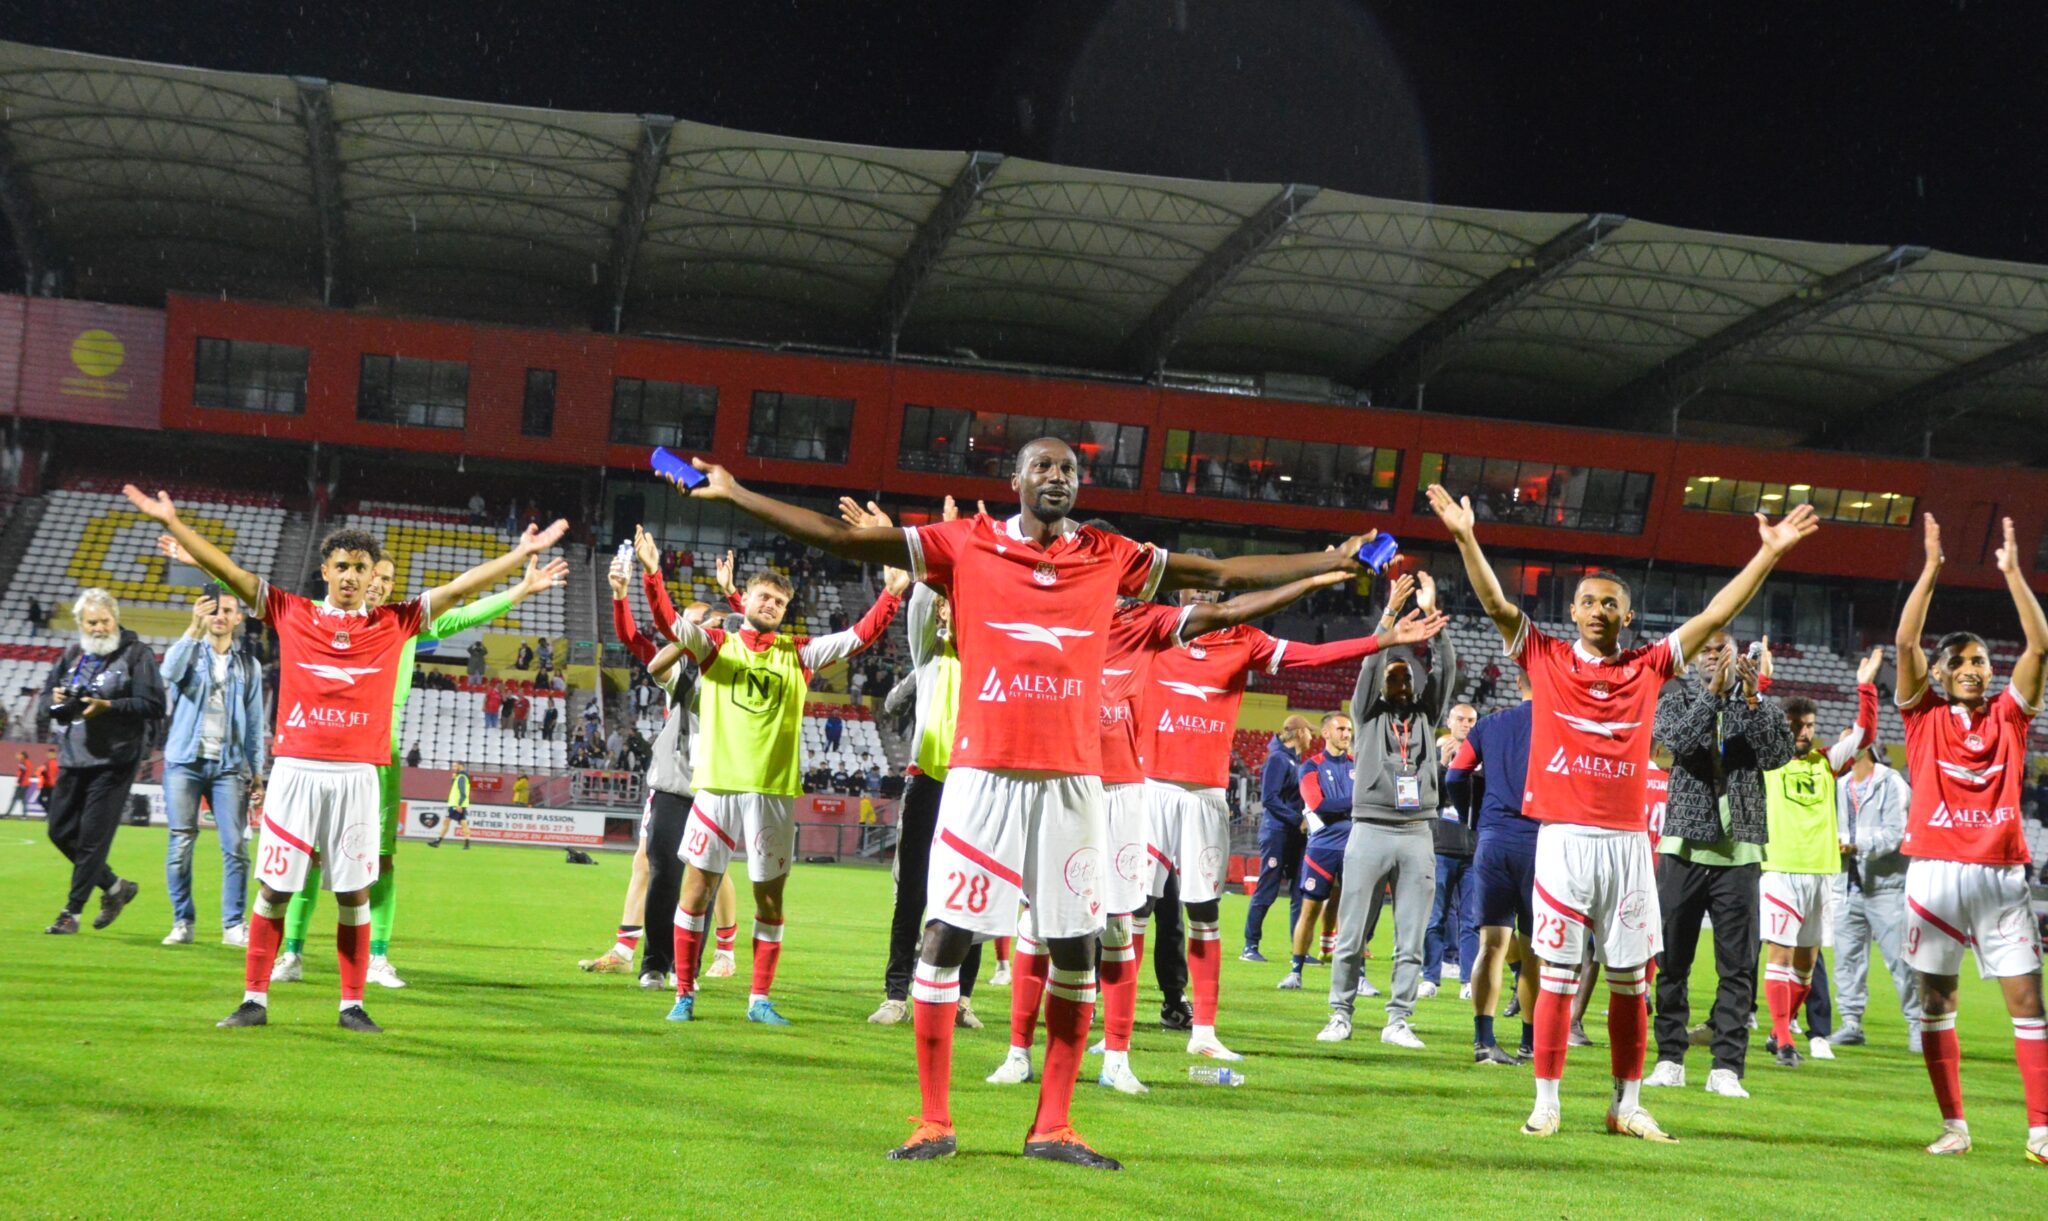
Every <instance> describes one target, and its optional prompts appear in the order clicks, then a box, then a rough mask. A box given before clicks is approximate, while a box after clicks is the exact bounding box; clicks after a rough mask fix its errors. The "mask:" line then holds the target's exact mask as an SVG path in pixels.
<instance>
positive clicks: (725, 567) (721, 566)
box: [712, 548, 738, 597]
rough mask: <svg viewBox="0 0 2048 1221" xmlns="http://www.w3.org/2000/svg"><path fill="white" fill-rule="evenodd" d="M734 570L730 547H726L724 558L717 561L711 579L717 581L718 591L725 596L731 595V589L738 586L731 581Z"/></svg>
mask: <svg viewBox="0 0 2048 1221" xmlns="http://www.w3.org/2000/svg"><path fill="white" fill-rule="evenodd" d="M735 570H736V565H735V563H734V561H733V554H732V551H731V549H729V548H728V549H727V551H726V553H725V556H724V558H722V559H720V560H719V561H718V565H717V568H716V569H715V570H714V571H713V573H712V580H713V581H714V582H716V583H717V585H718V592H719V593H722V594H724V595H726V596H727V597H731V596H732V592H733V590H735V589H737V588H738V586H736V585H734V584H733V583H732V578H733V573H734V571H735Z"/></svg>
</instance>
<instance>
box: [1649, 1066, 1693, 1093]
mask: <svg viewBox="0 0 2048 1221" xmlns="http://www.w3.org/2000/svg"><path fill="white" fill-rule="evenodd" d="M1643 1084H1644V1085H1645V1086H1657V1087H1660V1088H1661V1087H1666V1086H1668V1087H1670V1088H1672V1089H1681V1090H1682V1089H1684V1088H1685V1065H1683V1064H1680V1063H1679V1062H1678V1061H1676V1060H1659V1061H1657V1067H1655V1068H1653V1069H1651V1070H1650V1075H1649V1076H1647V1077H1645V1078H1643Z"/></svg>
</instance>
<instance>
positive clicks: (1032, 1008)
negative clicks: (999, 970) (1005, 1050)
mask: <svg viewBox="0 0 2048 1221" xmlns="http://www.w3.org/2000/svg"><path fill="white" fill-rule="evenodd" d="M1051 967H1052V959H1051V958H1048V957H1047V956H1045V955H1044V954H1026V953H1024V952H1023V951H1022V950H1019V951H1018V952H1017V956H1016V957H1015V958H1013V959H1011V960H1010V1046H1012V1047H1030V1046H1031V1040H1032V1036H1033V1035H1034V1034H1036V1033H1037V1030H1038V1003H1039V1001H1041V1000H1043V999H1044V998H1045V980H1046V972H1047V971H1048V970H1050V969H1051Z"/></svg>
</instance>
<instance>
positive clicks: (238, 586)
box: [121, 483, 263, 617]
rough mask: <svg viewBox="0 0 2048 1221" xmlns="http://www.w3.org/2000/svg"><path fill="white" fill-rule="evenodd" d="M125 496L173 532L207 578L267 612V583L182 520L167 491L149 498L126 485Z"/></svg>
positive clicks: (122, 490) (122, 488)
mask: <svg viewBox="0 0 2048 1221" xmlns="http://www.w3.org/2000/svg"><path fill="white" fill-rule="evenodd" d="M121 494H122V495H123V496H126V497H127V498H128V503H129V504H131V505H134V506H135V511H136V512H138V513H140V514H142V515H143V516H144V517H147V518H149V519H150V520H151V521H153V522H156V523H157V524H158V525H160V526H162V527H163V528H164V529H165V530H167V531H169V532H170V535H171V537H172V538H174V539H176V540H178V545H179V546H181V547H183V548H184V549H185V550H186V552H187V553H189V554H190V555H191V556H192V562H193V563H195V564H197V565H199V567H200V569H201V570H202V571H204V572H205V573H206V575H207V576H210V577H212V578H213V579H214V580H216V581H219V582H220V583H221V584H222V585H224V586H226V587H227V589H228V591H229V592H231V593H233V594H234V595H235V596H236V597H237V598H240V599H241V600H242V605H244V606H247V607H250V608H252V609H253V610H254V611H255V612H256V613H257V614H258V616H259V617H260V616H261V614H262V609H263V601H262V591H263V582H262V580H261V579H260V578H258V577H257V576H256V574H254V573H252V572H250V571H249V570H248V569H246V568H243V567H242V566H241V565H240V564H237V563H235V562H234V561H233V560H231V559H229V558H228V555H227V552H225V551H222V550H221V549H220V548H218V547H216V546H214V545H213V544H212V543H209V542H207V541H206V540H205V539H204V538H201V537H200V536H199V533H198V532H197V531H195V530H194V529H192V527H190V526H188V525H186V524H185V523H184V522H182V521H180V520H179V519H178V507H177V506H176V505H174V504H172V503H171V498H170V496H168V495H167V494H165V493H163V492H158V493H157V494H156V495H155V496H153V497H152V496H145V495H143V494H142V489H140V488H138V487H136V486H135V485H134V484H132V483H129V484H123V485H122V487H121Z"/></svg>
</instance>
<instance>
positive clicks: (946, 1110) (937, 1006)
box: [910, 962, 960, 1128]
mask: <svg viewBox="0 0 2048 1221" xmlns="http://www.w3.org/2000/svg"><path fill="white" fill-rule="evenodd" d="M910 999H911V1000H912V1001H913V1002H914V1003H913V1004H912V1005H911V1028H912V1029H913V1030H915V1031H916V1032H917V1089H918V1093H919V1094H920V1095H921V1096H922V1097H923V1099H924V1111H923V1113H922V1115H921V1116H920V1118H922V1119H923V1120H924V1122H926V1123H935V1124H941V1125H943V1126H945V1127H948V1128H950V1127H952V1126H953V1104H952V1099H951V1094H952V1090H953V1021H954V1018H955V1017H957V1016H958V1014H959V1012H960V968H959V967H934V966H931V965H929V964H927V963H923V962H920V963H918V964H917V969H916V974H915V975H913V976H912V978H911V981H910Z"/></svg>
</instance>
